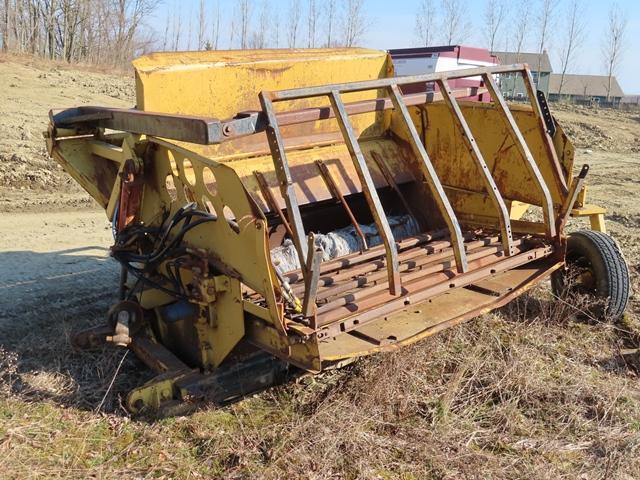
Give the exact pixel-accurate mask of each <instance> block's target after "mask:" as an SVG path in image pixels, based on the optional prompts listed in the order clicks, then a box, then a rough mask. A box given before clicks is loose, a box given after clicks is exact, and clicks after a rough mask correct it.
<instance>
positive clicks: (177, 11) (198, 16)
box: [0, 0, 627, 90]
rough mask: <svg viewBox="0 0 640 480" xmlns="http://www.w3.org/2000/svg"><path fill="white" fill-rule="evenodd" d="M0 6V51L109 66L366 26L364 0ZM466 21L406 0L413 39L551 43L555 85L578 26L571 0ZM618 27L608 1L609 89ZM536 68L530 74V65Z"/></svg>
mask: <svg viewBox="0 0 640 480" xmlns="http://www.w3.org/2000/svg"><path fill="white" fill-rule="evenodd" d="M0 2H1V3H0V44H1V48H2V50H3V51H12V52H18V53H28V54H32V55H37V56H41V57H46V58H50V59H57V60H64V61H67V62H86V63H93V64H103V65H117V66H123V65H126V64H127V63H128V62H129V61H130V60H131V59H132V58H134V57H135V56H137V55H140V54H143V53H146V52H149V51H151V50H163V51H167V50H174V51H177V50H217V49H234V48H240V49H247V48H256V49H260V48H302V47H306V48H314V47H341V46H346V47H351V46H355V45H359V44H361V43H362V42H363V40H364V36H365V34H366V33H367V32H368V30H370V29H371V26H372V24H373V19H372V18H371V15H370V12H369V11H368V9H367V7H368V4H367V0H287V1H281V2H280V1H279V2H274V1H271V0H233V1H226V2H223V1H221V0H199V2H182V1H176V0H173V2H171V3H170V4H169V3H167V2H166V1H164V2H163V0H0ZM187 8H188V9H187ZM390 8H391V5H390ZM160 11H164V12H165V13H166V16H165V18H166V21H165V22H164V25H163V26H162V28H158V26H157V25H156V26H155V27H156V28H153V25H151V24H150V18H151V16H152V15H153V14H155V13H158V12H160ZM471 18H473V17H472V16H471V15H470V12H469V10H468V5H467V2H466V1H465V0H415V3H414V19H415V25H414V33H415V38H414V40H415V43H417V44H419V45H425V46H432V45H442V44H444V45H451V44H480V45H482V46H484V47H486V48H487V49H488V50H489V51H491V52H494V51H498V50H503V51H512V52H516V53H520V52H523V51H524V50H525V49H527V48H529V47H530V46H531V45H535V51H536V52H537V53H539V54H542V53H543V52H544V51H545V50H547V49H550V48H551V46H553V47H554V48H553V51H554V53H555V54H556V58H557V59H559V63H560V70H559V71H560V74H561V76H562V77H561V82H560V90H562V86H563V85H564V83H565V82H564V80H565V75H566V74H567V73H568V72H570V71H571V70H572V68H573V67H574V63H575V60H576V57H577V55H578V54H579V52H580V50H581V49H582V48H583V45H584V42H585V40H586V32H587V28H588V25H587V24H586V20H585V19H586V18H587V15H585V6H584V4H583V2H581V1H580V0H515V1H513V0H484V4H483V11H482V16H481V18H480V19H479V22H480V25H478V24H476V25H474V24H473V23H472V21H471ZM377 22H378V23H383V22H384V19H377ZM626 27H627V19H626V17H625V15H624V14H623V12H622V11H621V9H620V8H619V6H618V5H617V4H616V3H612V4H611V7H610V9H609V15H608V22H607V25H606V28H605V30H604V31H602V32H600V34H599V35H600V37H601V39H602V41H601V44H602V51H601V57H602V63H603V71H604V72H605V74H606V75H608V77H609V90H611V78H612V77H613V76H614V75H615V74H616V72H617V70H618V68H619V66H620V63H621V59H622V54H623V52H624V47H625V45H626ZM590 33H593V32H590ZM480 37H481V38H480ZM539 58H541V57H539ZM536 67H537V70H538V71H539V70H540V64H538V65H537V66H534V65H532V68H533V69H534V70H535V69H536Z"/></svg>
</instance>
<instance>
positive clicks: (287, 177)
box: [235, 65, 566, 305]
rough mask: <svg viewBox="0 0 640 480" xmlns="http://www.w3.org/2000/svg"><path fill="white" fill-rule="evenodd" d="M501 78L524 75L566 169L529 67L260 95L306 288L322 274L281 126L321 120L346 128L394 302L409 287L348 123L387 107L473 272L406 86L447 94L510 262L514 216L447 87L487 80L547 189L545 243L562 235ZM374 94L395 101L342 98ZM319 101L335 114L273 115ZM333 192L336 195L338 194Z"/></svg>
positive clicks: (463, 264) (460, 264)
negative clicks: (430, 86)
mask: <svg viewBox="0 0 640 480" xmlns="http://www.w3.org/2000/svg"><path fill="white" fill-rule="evenodd" d="M500 73H520V74H521V75H522V78H523V81H524V83H525V85H526V88H527V91H528V92H529V100H530V102H531V106H532V109H533V112H534V115H535V117H536V119H537V120H538V123H539V126H540V129H541V131H542V132H543V135H544V137H545V147H546V149H547V150H549V151H550V152H551V155H552V159H553V160H554V162H555V165H556V168H559V163H558V161H557V156H556V154H555V151H554V150H553V145H552V143H551V138H550V137H549V135H548V132H547V129H546V127H545V124H544V118H543V113H542V110H541V107H540V105H539V103H538V99H537V97H536V95H535V93H534V87H533V81H532V77H531V74H530V73H529V70H528V68H527V66H526V65H509V66H497V67H492V68H472V69H465V70H461V71H456V72H446V73H444V72H443V73H433V74H426V75H413V76H406V77H395V78H384V79H378V80H369V81H362V82H352V83H344V84H335V85H323V86H317V87H308V88H294V89H288V90H279V91H272V92H269V91H263V92H261V93H260V101H261V104H262V107H263V115H264V117H265V118H266V119H267V125H266V132H267V138H268V140H269V147H270V149H271V153H272V158H273V162H274V166H275V171H276V175H277V177H278V181H279V183H280V191H281V193H282V196H283V198H284V200H285V203H286V206H287V215H288V216H289V222H290V224H291V230H292V233H293V243H294V245H295V247H296V250H297V253H298V256H299V258H300V265H301V266H302V267H301V273H302V276H303V278H304V279H305V283H309V282H311V283H312V284H314V285H316V284H317V277H318V275H319V272H318V270H315V271H309V269H308V268H307V267H305V266H306V265H307V261H306V258H307V250H308V244H307V242H305V241H304V239H305V230H304V225H303V224H302V216H301V214H300V209H299V206H298V201H297V198H296V194H295V191H294V189H293V182H292V179H291V174H290V169H289V164H288V161H287V154H286V152H285V147H284V139H283V136H282V132H281V128H280V127H281V126H284V125H291V124H297V123H305V122H310V121H315V120H318V119H320V118H323V119H324V118H335V119H336V120H337V122H338V125H339V127H340V132H341V133H342V137H343V140H344V142H345V144H346V146H347V149H348V151H349V154H350V156H351V159H352V161H353V164H354V166H355V169H356V172H357V174H358V177H359V179H360V183H361V185H362V190H363V193H364V196H365V199H366V201H367V204H368V206H369V209H370V211H371V214H372V217H373V218H374V221H375V224H376V226H377V228H378V232H379V234H380V236H381V238H382V241H383V244H384V249H385V257H386V269H387V278H388V285H389V287H388V288H389V292H390V294H391V295H393V296H398V295H400V294H401V291H402V285H401V281H400V266H399V261H398V246H397V244H396V241H395V239H394V237H393V233H392V231H391V228H390V226H389V222H388V219H387V217H386V215H385V213H384V210H383V208H382V204H381V202H380V198H379V196H378V193H377V190H376V188H375V185H374V183H373V180H372V177H371V173H370V171H369V168H368V166H367V163H366V160H365V158H364V155H363V153H362V151H361V149H360V146H359V144H358V139H357V137H356V134H355V132H354V129H353V127H352V125H351V122H350V120H349V113H356V114H357V113H365V112H371V111H377V110H385V109H388V108H393V109H395V110H396V112H398V113H399V114H400V116H401V117H402V119H403V122H404V125H405V127H406V128H407V131H408V133H409V141H410V145H411V148H412V150H413V153H414V155H415V156H416V158H417V160H418V164H419V166H420V170H421V173H422V174H423V175H424V178H425V179H426V182H427V184H428V187H429V189H430V191H431V194H432V195H433V198H434V200H435V202H436V204H437V206H438V209H439V210H440V213H441V214H442V217H443V219H444V220H445V223H446V225H447V229H448V231H449V235H450V239H451V246H452V249H453V253H454V257H455V265H456V269H457V270H458V273H466V272H468V271H469V264H468V258H467V252H466V251H465V244H464V238H463V234H462V231H461V228H460V224H459V222H458V219H457V217H456V215H455V212H454V211H453V208H452V206H451V203H450V202H449V199H448V198H447V196H446V194H445V191H444V188H443V186H442V183H441V182H440V179H439V178H438V175H437V172H436V170H435V168H434V166H433V163H432V162H431V159H430V158H429V155H428V153H427V150H426V148H425V145H424V144H423V142H422V140H421V139H420V136H419V134H418V132H417V130H416V127H415V125H414V123H413V121H412V120H411V117H410V114H409V111H408V108H407V101H406V100H405V98H406V97H410V96H408V95H407V96H403V95H402V93H401V92H400V89H399V86H400V85H407V84H412V83H421V82H425V83H428V82H435V83H436V84H437V85H438V87H439V89H440V95H441V96H442V98H443V100H444V103H445V104H446V105H447V106H448V108H449V110H450V112H451V114H452V117H453V119H454V122H455V125H456V127H457V129H458V131H459V132H460V135H461V136H462V138H463V139H464V143H465V145H466V147H467V149H468V150H469V153H470V155H471V158H472V159H473V161H474V163H475V165H476V166H477V167H478V170H479V172H480V174H481V177H482V180H483V183H484V185H485V188H486V190H487V193H488V195H489V197H490V199H491V201H492V202H493V204H494V206H495V207H496V209H497V211H498V215H499V220H500V231H501V235H500V241H501V243H502V246H503V251H504V254H505V255H506V256H507V257H509V256H513V255H516V254H517V252H518V249H517V248H516V247H515V243H514V239H513V234H512V229H511V220H510V218H509V211H508V209H507V206H506V203H505V201H504V198H503V197H502V195H501V193H500V191H499V189H498V187H497V185H496V183H495V181H494V179H493V176H492V175H491V172H490V171H489V168H488V166H487V163H486V162H485V160H484V158H483V156H482V153H481V152H480V149H479V147H478V145H477V143H476V140H475V138H474V136H473V133H472V132H471V130H470V128H469V125H468V123H467V121H466V120H465V118H464V115H463V114H462V111H461V109H460V107H459V105H458V102H457V100H456V98H455V96H454V95H453V93H452V91H451V89H450V87H449V84H448V80H451V79H458V78H466V77H474V76H480V77H481V78H482V80H483V83H484V84H485V85H486V87H487V88H488V90H489V92H490V94H491V96H492V98H493V100H494V104H495V108H496V110H497V111H498V112H499V113H500V116H501V117H502V118H503V119H504V122H505V125H506V127H507V131H508V133H509V135H510V137H511V138H512V140H513V141H514V143H515V145H516V148H517V150H518V152H519V153H520V155H521V156H522V158H523V160H524V162H525V164H526V168H527V170H528V172H529V173H530V174H531V176H532V177H533V179H534V181H535V183H536V186H537V187H538V189H539V190H540V193H541V195H542V198H543V202H542V210H543V213H544V224H545V233H546V236H547V237H548V238H549V239H552V238H554V237H555V236H556V226H555V224H554V222H553V218H554V214H553V213H554V212H553V202H552V199H551V194H550V192H549V189H548V187H547V185H546V183H545V180H544V178H543V177H542V174H541V172H540V169H539V168H538V166H537V164H536V162H535V160H534V158H533V156H532V155H531V152H530V150H529V148H528V146H527V144H526V142H525V140H524V137H523V135H522V133H521V132H520V131H519V129H518V127H517V125H516V123H515V120H514V119H513V116H512V114H511V112H510V110H509V108H508V106H507V104H506V102H505V100H504V98H503V96H502V94H501V92H500V90H499V89H498V87H497V85H496V83H495V80H494V79H493V75H495V74H500ZM368 90H384V91H385V92H386V93H387V94H388V100H390V102H388V101H387V99H381V100H376V101H363V102H356V103H357V105H356V103H353V104H345V103H344V102H343V101H342V98H341V95H342V94H345V93H351V92H362V91H368ZM313 97H328V99H329V102H330V104H331V109H330V110H327V109H326V108H317V109H305V110H299V111H297V112H276V111H275V109H274V103H277V102H281V101H290V100H300V99H306V98H313ZM423 98H424V96H423ZM411 100H413V98H411ZM425 101H426V100H425ZM389 103H390V104H389ZM411 104H412V105H417V104H418V103H413V102H412V103H411ZM235 131H236V133H237V132H238V130H237V129H236V130H235ZM375 160H376V162H377V163H379V159H375ZM320 168H321V166H320ZM321 170H322V168H321ZM381 170H382V171H383V175H384V169H381ZM323 177H324V175H323ZM385 177H386V175H385ZM387 181H388V180H387ZM329 182H330V180H329ZM390 186H391V187H392V188H393V185H391V183H390ZM328 187H329V189H330V190H332V189H331V185H330V184H329V185H328ZM565 188H566V187H565ZM394 190H397V188H394ZM331 193H332V194H333V192H331ZM340 201H341V203H343V204H345V205H346V203H345V202H344V200H343V199H340ZM403 202H404V200H403ZM353 220H354V219H353V218H352V221H353ZM307 277H309V278H313V280H307ZM315 294H316V290H315V289H314V291H313V292H309V291H305V304H306V305H308V304H309V303H310V302H311V299H310V298H309V295H315Z"/></svg>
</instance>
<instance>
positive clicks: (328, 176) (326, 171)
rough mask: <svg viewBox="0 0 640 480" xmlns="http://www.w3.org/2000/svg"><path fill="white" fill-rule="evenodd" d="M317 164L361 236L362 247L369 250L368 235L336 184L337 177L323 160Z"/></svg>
mask: <svg viewBox="0 0 640 480" xmlns="http://www.w3.org/2000/svg"><path fill="white" fill-rule="evenodd" d="M316 165H317V166H318V170H319V171H320V176H321V177H322V179H323V180H324V183H325V184H326V185H327V188H328V189H329V192H330V193H331V195H332V196H333V198H335V199H336V200H337V201H338V203H340V205H342V208H343V209H344V211H345V213H346V214H347V216H348V217H349V221H350V222H351V225H352V226H353V228H354V229H355V231H356V234H357V235H358V237H359V238H360V241H361V242H362V249H363V250H368V249H369V246H368V244H367V237H365V235H364V233H363V232H362V229H361V228H360V224H359V223H358V220H357V219H356V217H355V215H354V214H353V211H352V210H351V207H350V206H349V204H348V203H347V200H346V199H345V198H344V195H342V192H341V191H340V189H339V188H338V185H337V184H336V181H335V179H334V178H333V176H332V175H331V172H330V171H329V168H328V167H327V165H326V164H325V163H324V162H323V161H322V160H316Z"/></svg>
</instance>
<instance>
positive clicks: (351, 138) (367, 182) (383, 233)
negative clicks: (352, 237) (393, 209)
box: [329, 90, 401, 295]
mask: <svg viewBox="0 0 640 480" xmlns="http://www.w3.org/2000/svg"><path fill="white" fill-rule="evenodd" d="M329 101H330V102H331V106H332V107H333V111H334V112H336V120H338V125H339V126H340V131H341V132H342V136H343V137H344V139H345V141H346V143H347V149H348V150H349V154H350V155H351V159H352V160H353V165H354V166H355V168H356V172H357V174H358V178H359V179H360V184H361V185H362V191H363V193H364V196H365V198H366V199H367V204H368V205H369V208H370V209H371V213H372V215H373V220H374V222H375V224H376V227H377V228H378V234H379V235H380V238H382V243H384V248H385V251H386V257H387V272H388V276H389V291H390V292H391V294H392V295H400V291H401V286H400V270H399V265H398V247H397V246H396V243H395V240H394V238H393V232H392V231H391V227H390V226H389V221H388V220H387V216H386V215H385V213H384V210H383V209H382V203H381V202H380V197H379V196H378V191H377V190H376V186H375V184H374V183H373V178H371V172H370V171H369V167H368V166H367V162H366V160H365V159H364V155H363V154H362V150H360V145H359V144H358V137H356V133H355V132H354V130H353V126H352V125H351V122H350V121H349V115H348V114H347V112H346V111H345V109H344V103H342V99H341V98H340V92H338V91H337V90H333V91H331V93H330V94H329Z"/></svg>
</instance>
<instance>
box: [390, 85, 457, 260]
mask: <svg viewBox="0 0 640 480" xmlns="http://www.w3.org/2000/svg"><path fill="white" fill-rule="evenodd" d="M389 91H390V93H391V101H392V102H393V105H394V107H395V108H396V110H397V111H398V112H400V114H401V115H402V118H403V119H404V124H405V127H406V128H407V130H408V132H409V140H410V141H411V148H412V150H413V153H414V154H415V155H416V157H417V158H418V160H419V166H420V170H421V171H422V174H423V175H424V178H425V179H426V181H427V185H428V186H429V190H431V194H432V195H433V198H434V200H435V202H436V205H437V206H438V209H439V210H440V213H441V214H442V218H443V219H444V221H445V223H446V224H447V227H448V228H449V232H451V243H452V244H453V252H454V255H455V259H456V267H457V269H458V271H459V272H466V271H467V270H468V264H467V255H466V253H465V251H464V239H463V238H462V231H461V230H460V224H459V223H458V219H457V218H456V214H455V213H454V211H453V207H452V206H451V203H450V202H449V199H448V198H447V195H446V194H445V192H444V188H443V187H442V184H441V183H440V179H439V178H438V174H437V173H436V169H435V168H434V166H433V164H432V163H431V159H430V158H429V154H428V153H427V149H426V148H425V147H424V145H423V144H422V141H421V140H420V137H419V136H418V131H417V130H416V127H415V125H414V124H413V121H412V120H411V117H410V116H409V110H407V106H406V105H405V104H404V102H403V101H402V95H401V93H400V89H399V88H398V86H397V85H391V86H390V87H389Z"/></svg>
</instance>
